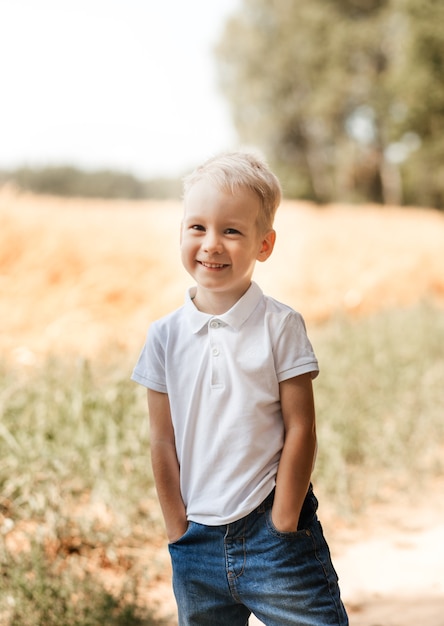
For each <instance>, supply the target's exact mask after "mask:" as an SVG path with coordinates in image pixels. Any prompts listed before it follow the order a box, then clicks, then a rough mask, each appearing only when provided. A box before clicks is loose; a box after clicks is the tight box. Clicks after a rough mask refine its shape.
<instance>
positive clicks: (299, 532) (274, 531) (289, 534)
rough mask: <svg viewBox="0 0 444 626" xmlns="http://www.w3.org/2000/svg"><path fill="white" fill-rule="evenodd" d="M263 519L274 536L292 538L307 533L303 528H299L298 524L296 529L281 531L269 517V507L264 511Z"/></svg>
mask: <svg viewBox="0 0 444 626" xmlns="http://www.w3.org/2000/svg"><path fill="white" fill-rule="evenodd" d="M265 519H266V523H267V528H268V531H269V532H270V533H271V534H272V535H273V536H274V537H281V538H283V539H293V538H294V537H297V536H298V535H306V534H307V531H306V530H305V529H304V528H302V529H301V528H299V526H298V529H297V530H290V531H282V530H279V529H278V528H276V526H275V525H274V523H273V519H272V517H271V509H268V511H267V512H266V513H265Z"/></svg>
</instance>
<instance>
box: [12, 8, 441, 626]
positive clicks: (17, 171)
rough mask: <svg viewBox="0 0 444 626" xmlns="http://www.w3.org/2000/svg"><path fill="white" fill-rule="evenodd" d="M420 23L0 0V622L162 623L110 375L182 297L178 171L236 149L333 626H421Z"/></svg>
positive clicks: (435, 523)
mask: <svg viewBox="0 0 444 626" xmlns="http://www.w3.org/2000/svg"><path fill="white" fill-rule="evenodd" d="M443 23H444V4H443V3H442V2H440V1H439V0H310V2H302V1H295V0H273V1H271V0H215V1H214V2H206V1H205V0H188V2H186V3H183V2H181V1H180V0H163V1H162V2H160V3H159V2H156V3H155V2H152V1H151V0H128V1H127V2H122V1H121V0H107V1H106V2H105V0H76V1H74V0H0V29H1V32H0V70H1V76H2V88H1V98H0V112H1V115H0V315H1V317H0V319H1V324H0V459H1V463H0V568H1V569H0V574H1V575H0V625H1V626H12V625H14V626H31V625H32V626H39V625H40V624H42V625H43V624H45V626H60V624H63V625H64V626H87V625H88V626H91V625H95V624H97V626H99V625H100V626H101V625H102V624H104V623H106V624H109V625H111V626H136V625H138V626H149V625H154V624H157V625H160V624H164V625H171V626H175V624H176V623H177V622H176V619H175V616H174V602H173V599H172V595H171V587H170V580H169V576H170V570H169V563H168V561H167V554H166V548H165V541H166V539H165V535H164V530H163V524H162V519H161V515H160V511H159V508H158V504H157V499H156V494H155V490H154V485H153V481H152V476H151V470H150V462H149V431H148V426H147V419H146V406H145V405H146V402H145V396H144V393H143V390H141V389H139V388H137V387H136V386H135V385H134V384H133V383H131V382H130V381H129V376H130V373H131V370H132V367H133V365H134V362H135V360H136V359H137V356H138V352H139V350H140V348H141V346H142V344H143V341H144V338H145V333H146V330H147V328H148V326H149V324H150V323H151V322H152V321H153V320H154V319H156V318H158V317H159V316H161V315H163V314H165V313H167V312H169V311H170V310H172V309H173V308H175V307H177V306H180V305H181V303H182V301H183V296H184V292H185V290H186V288H187V287H188V286H189V284H190V280H189V277H188V276H187V275H186V273H185V272H184V270H183V269H182V268H181V265H180V258H179V251H178V240H179V224H180V219H181V205H180V197H181V179H182V177H183V176H184V175H185V174H186V173H188V172H189V171H190V170H191V169H192V168H193V167H194V166H195V165H197V164H198V163H200V162H201V161H202V160H204V159H206V158H207V157H208V156H211V155H213V154H215V153H217V152H219V151H222V150H232V149H239V148H246V149H253V150H256V151H259V152H260V153H261V154H262V155H264V156H265V158H266V159H267V160H268V162H269V163H270V165H271V166H272V168H273V169H274V170H275V171H276V173H277V174H278V175H279V177H280V179H281V181H282V184H283V188H284V194H285V200H284V202H283V204H282V207H281V208H280V209H279V211H278V215H277V218H276V224H275V226H276V230H277V235H278V238H277V246H276V249H275V251H274V252H273V255H272V257H271V258H270V259H269V261H267V263H265V264H260V266H259V267H258V268H257V272H256V279H257V280H258V282H259V283H260V285H261V286H262V288H263V289H264V291H265V292H266V293H268V294H270V295H272V296H274V297H276V298H278V299H280V300H282V301H284V302H286V303H287V304H289V305H291V306H293V307H294V308H296V309H297V310H299V311H300V312H301V313H302V314H303V316H304V318H305V320H306V322H307V327H308V332H309V335H310V338H311V340H312V342H313V344H314V348H315V351H316V353H317V355H318V358H319V361H320V364H321V375H320V376H319V378H318V379H317V380H316V383H315V394H316V404H317V413H318V431H319V454H318V460H317V466H316V470H315V474H314V481H315V485H316V491H317V493H318V495H319V496H320V501H321V517H322V519H323V520H324V526H325V529H326V534H327V536H328V538H329V541H330V544H331V547H332V551H333V556H334V559H335V562H337V564H338V571H339V575H340V578H341V584H342V589H343V593H344V598H345V601H346V603H347V607H348V610H349V613H350V618H351V620H350V621H351V624H352V625H354V626H371V625H372V624H375V623H378V624H381V625H384V626H397V625H399V626H417V624H418V621H419V620H420V619H425V616H426V617H427V620H428V623H429V624H430V625H431V626H443V621H442V615H443V609H444V587H443V580H444V571H443V570H442V563H444V554H443V553H442V549H441V548H440V546H444V540H443V538H444V525H443V522H442V520H443V519H444V515H443V514H444V499H443V494H444V489H443V488H444V482H443V481H444V478H443V474H444V465H443V459H444V455H443V453H444V419H443V417H444V413H443V407H444V384H443V381H444V348H443V346H444V315H443V311H444V212H443V209H444V139H443V137H444V29H443V28H442V24H443ZM356 563H359V567H358V566H357V565H356ZM362 563H365V567H364V565H361V564H362Z"/></svg>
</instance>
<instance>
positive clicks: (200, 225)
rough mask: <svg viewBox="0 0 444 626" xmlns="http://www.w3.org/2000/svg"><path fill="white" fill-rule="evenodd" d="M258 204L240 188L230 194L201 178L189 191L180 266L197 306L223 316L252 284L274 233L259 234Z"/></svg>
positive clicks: (269, 250)
mask: <svg viewBox="0 0 444 626" xmlns="http://www.w3.org/2000/svg"><path fill="white" fill-rule="evenodd" d="M260 210H261V201H260V199H259V196H257V195H256V194H255V193H254V192H253V191H251V190H250V189H248V188H244V187H239V188H238V189H237V190H236V192H235V193H234V194H233V193H231V191H229V190H226V191H225V190H220V189H218V188H217V187H215V186H214V185H213V184H211V183H210V182H209V181H207V180H205V179H202V180H200V181H198V182H196V183H195V184H194V185H193V186H192V187H191V189H190V190H189V191H188V193H187V195H186V197H185V202H184V218H183V222H182V230H181V255H182V263H183V265H184V267H185V269H186V270H187V272H188V273H189V274H190V275H191V276H192V277H193V278H194V280H195V281H196V283H197V291H196V296H195V300H194V301H195V304H196V306H197V307H198V308H199V309H200V310H202V311H205V312H209V313H219V314H220V313H223V312H224V311H227V310H228V309H229V308H231V307H232V306H233V305H234V304H235V303H236V302H237V301H238V300H239V298H241V297H242V296H243V294H244V293H245V292H246V291H247V289H248V288H249V286H250V284H251V277H252V275H253V270H254V266H255V263H256V261H265V260H266V259H267V258H268V257H269V256H270V254H271V252H272V250H273V245H274V240H275V232H274V231H273V230H270V231H268V232H267V233H261V232H260V231H259V229H258V225H257V222H258V216H259V212H260Z"/></svg>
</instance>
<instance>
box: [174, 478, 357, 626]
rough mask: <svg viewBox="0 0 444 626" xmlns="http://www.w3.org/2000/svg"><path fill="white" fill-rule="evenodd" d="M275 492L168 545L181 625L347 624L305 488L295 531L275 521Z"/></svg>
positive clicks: (312, 501)
mask: <svg viewBox="0 0 444 626" xmlns="http://www.w3.org/2000/svg"><path fill="white" fill-rule="evenodd" d="M273 498H274V492H272V493H271V494H270V495H269V496H268V498H266V499H265V500H264V502H263V503H262V504H261V505H260V506H259V507H258V508H257V509H256V510H255V511H253V512H252V513H250V514H249V515H247V516H246V517H244V518H242V519H240V520H238V521H236V522H233V523H231V524H225V525H223V526H204V525H202V524H197V523H195V522H191V523H190V524H189V527H188V530H187V532H186V533H185V535H183V537H181V538H180V539H179V540H178V541H176V542H174V543H171V544H169V550H170V555H171V559H172V565H173V588H174V594H175V596H176V602H177V606H178V610H179V626H245V625H246V624H248V618H249V616H250V614H251V613H254V615H256V617H257V618H258V619H260V620H261V621H262V622H263V623H264V624H266V626H278V625H279V626H283V625H290V624H294V625H297V626H329V625H334V626H347V624H348V618H347V614H346V612H345V609H344V606H343V604H342V601H341V598H340V593H339V586H338V577H337V575H336V572H335V570H334V568H333V565H332V562H331V558H330V551H329V548H328V545H327V543H326V541H325V539H324V535H323V532H322V528H321V525H320V523H319V521H318V519H317V515H316V510H317V506H318V502H317V500H316V497H315V496H314V494H313V491H312V489H311V487H310V490H309V492H308V494H307V496H306V498H305V502H304V506H303V508H302V512H301V516H300V520H299V526H298V530H297V531H296V532H289V533H281V532H279V531H278V530H276V528H275V527H274V526H273V523H272V520H271V507H272V504H273Z"/></svg>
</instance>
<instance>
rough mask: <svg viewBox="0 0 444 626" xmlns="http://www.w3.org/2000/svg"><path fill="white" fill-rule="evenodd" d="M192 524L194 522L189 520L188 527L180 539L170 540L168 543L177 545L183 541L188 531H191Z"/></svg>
mask: <svg viewBox="0 0 444 626" xmlns="http://www.w3.org/2000/svg"><path fill="white" fill-rule="evenodd" d="M192 525H193V522H188V526H187V529H186V531H185V532H184V534H183V535H182V536H181V537H179V539H176V541H169V542H168V545H169V546H176V545H177V544H179V543H181V542H182V541H183V540H184V539H185V538H186V536H187V535H188V533H189V532H190V530H191V527H192Z"/></svg>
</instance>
